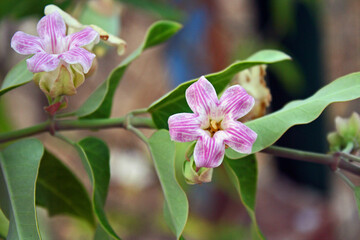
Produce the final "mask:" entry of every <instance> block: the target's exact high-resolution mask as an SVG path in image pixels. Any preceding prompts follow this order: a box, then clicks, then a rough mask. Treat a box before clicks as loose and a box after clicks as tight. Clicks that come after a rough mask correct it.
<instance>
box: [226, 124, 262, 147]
mask: <svg viewBox="0 0 360 240" xmlns="http://www.w3.org/2000/svg"><path fill="white" fill-rule="evenodd" d="M224 125H225V126H224V127H225V128H226V130H224V131H222V132H221V133H222V134H223V136H224V137H223V138H224V143H225V144H226V145H228V146H229V147H231V148H232V149H234V150H235V151H237V152H240V153H251V149H252V146H253V144H254V142H255V140H256V138H257V134H256V132H254V131H253V130H251V129H250V128H249V127H247V126H246V125H245V124H242V123H241V122H238V121H234V120H226V122H225V123H224Z"/></svg>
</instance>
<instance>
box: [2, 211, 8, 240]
mask: <svg viewBox="0 0 360 240" xmlns="http://www.w3.org/2000/svg"><path fill="white" fill-rule="evenodd" d="M8 229H9V220H8V219H7V218H6V217H5V215H4V213H3V212H2V211H1V209H0V239H1V238H4V239H5V238H6V236H7V233H8Z"/></svg>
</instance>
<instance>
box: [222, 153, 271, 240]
mask: <svg viewBox="0 0 360 240" xmlns="http://www.w3.org/2000/svg"><path fill="white" fill-rule="evenodd" d="M224 166H225V169H226V171H227V173H228V176H229V178H230V180H231V182H232V183H233V184H234V186H235V188H236V190H237V192H238V194H239V196H240V199H241V202H242V203H243V204H244V206H245V208H246V210H247V212H248V213H249V215H250V218H251V221H252V223H253V227H254V229H255V232H256V234H257V236H256V237H257V238H260V239H264V236H263V235H262V233H261V231H260V229H259V226H258V224H257V221H256V216H255V201H256V184H257V175H258V171H257V162H256V158H255V155H254V154H252V155H248V156H246V157H245V158H243V159H241V160H239V161H237V160H231V159H228V158H227V157H225V158H224Z"/></svg>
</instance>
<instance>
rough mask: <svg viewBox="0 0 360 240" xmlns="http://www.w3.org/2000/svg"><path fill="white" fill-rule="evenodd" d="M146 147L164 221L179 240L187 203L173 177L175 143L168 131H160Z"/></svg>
mask: <svg viewBox="0 0 360 240" xmlns="http://www.w3.org/2000/svg"><path fill="white" fill-rule="evenodd" d="M148 146H149V149H150V152H151V156H152V159H153V161H154V165H155V169H156V173H157V175H158V177H159V180H160V184H161V187H162V190H163V193H164V198H165V202H164V204H165V206H164V215H165V220H166V222H167V224H168V225H169V227H170V229H171V230H172V231H173V232H174V234H175V235H176V237H177V239H179V238H180V237H181V234H182V232H183V231H184V227H185V224H186V221H187V217H188V211H189V203H188V200H187V197H186V194H185V192H184V191H183V189H182V188H181V187H180V185H179V183H178V182H177V180H176V176H175V143H174V142H172V141H171V140H170V135H169V132H168V131H166V130H160V131H158V132H155V133H154V134H153V135H152V136H151V137H150V139H149V141H148Z"/></svg>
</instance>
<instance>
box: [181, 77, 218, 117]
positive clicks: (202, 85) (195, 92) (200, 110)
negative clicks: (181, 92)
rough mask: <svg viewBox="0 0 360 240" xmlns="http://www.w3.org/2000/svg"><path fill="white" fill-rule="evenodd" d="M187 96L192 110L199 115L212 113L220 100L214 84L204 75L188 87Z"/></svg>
mask: <svg viewBox="0 0 360 240" xmlns="http://www.w3.org/2000/svg"><path fill="white" fill-rule="evenodd" d="M185 96H186V101H187V102H188V104H189V107H190V108H191V110H193V112H194V113H197V114H199V115H208V114H210V113H211V110H214V109H216V106H217V104H218V102H219V101H218V98H217V95H216V91H215V89H214V87H213V85H212V84H211V83H210V82H209V81H208V80H207V79H206V78H205V77H204V76H202V77H200V78H199V80H198V81H196V82H195V83H193V84H191V85H190V87H188V89H187V90H186V93H185Z"/></svg>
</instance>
